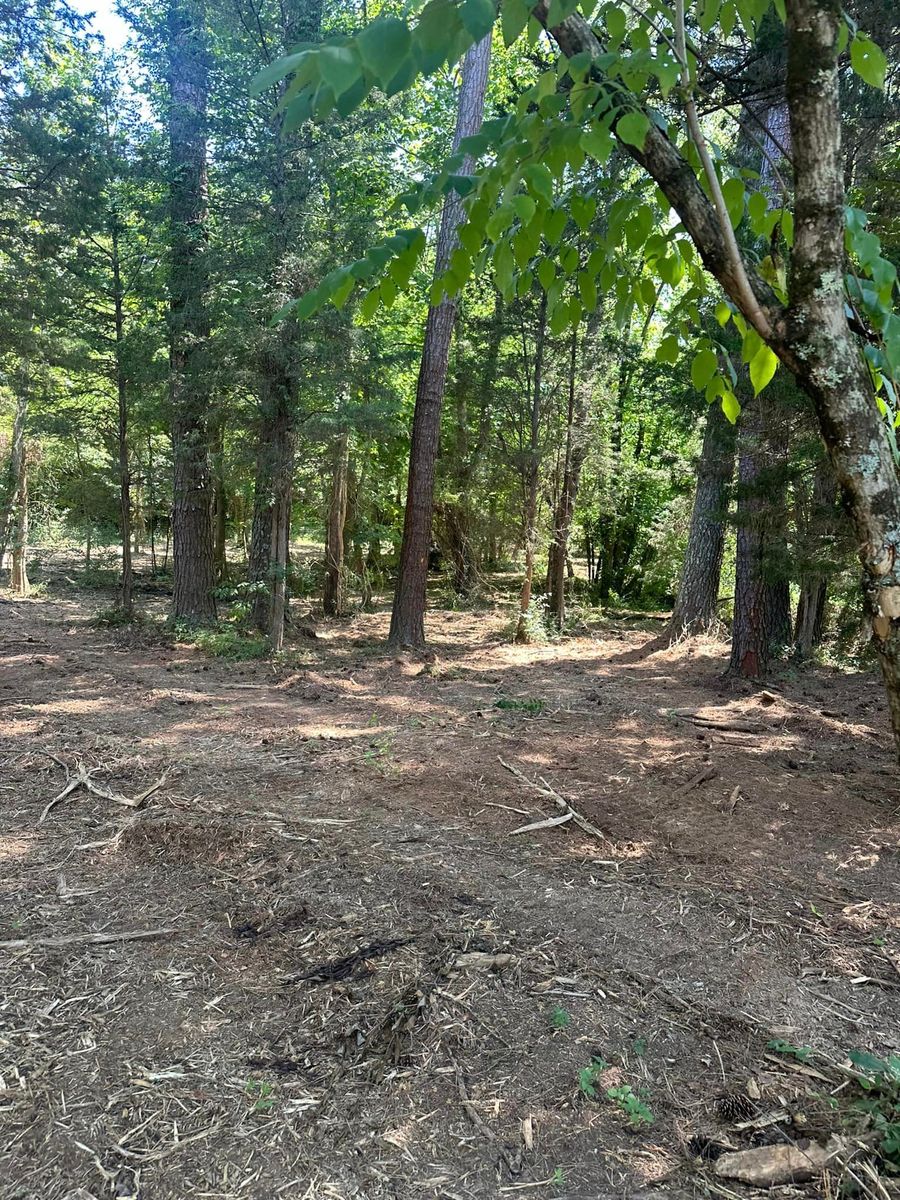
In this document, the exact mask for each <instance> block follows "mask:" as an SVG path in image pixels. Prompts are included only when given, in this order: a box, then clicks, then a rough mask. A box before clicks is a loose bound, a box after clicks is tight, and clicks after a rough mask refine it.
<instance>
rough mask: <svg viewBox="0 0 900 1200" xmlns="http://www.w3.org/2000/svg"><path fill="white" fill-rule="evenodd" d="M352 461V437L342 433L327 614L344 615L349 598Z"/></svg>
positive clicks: (330, 530) (328, 556)
mask: <svg viewBox="0 0 900 1200" xmlns="http://www.w3.org/2000/svg"><path fill="white" fill-rule="evenodd" d="M349 464H350V438H349V436H348V435H347V434H346V433H342V434H341V436H340V437H339V438H338V439H337V441H336V442H335V446H334V457H333V464H332V471H331V495H330V498H329V504H328V525H327V528H326V530H325V594H324V597H323V608H324V609H325V615H326V617H342V616H343V615H344V611H345V607H346V602H345V595H344V590H345V589H344V582H345V572H344V525H345V523H346V520H347V471H348V467H349Z"/></svg>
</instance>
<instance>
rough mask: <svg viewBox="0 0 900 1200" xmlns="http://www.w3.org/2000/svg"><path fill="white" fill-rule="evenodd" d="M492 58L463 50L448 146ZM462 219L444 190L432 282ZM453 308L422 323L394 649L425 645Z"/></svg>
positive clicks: (469, 130)
mask: <svg viewBox="0 0 900 1200" xmlns="http://www.w3.org/2000/svg"><path fill="white" fill-rule="evenodd" d="M490 57H491V35H490V34H488V35H487V37H485V38H483V39H482V41H480V42H479V43H478V44H477V45H475V46H472V47H471V49H470V50H469V51H468V52H467V54H466V57H465V60H464V62H463V69H462V83H461V86H460V91H459V108H458V112H457V118H456V132H455V134H454V138H453V148H454V150H455V149H456V148H457V147H458V146H459V143H460V142H461V141H462V139H463V138H464V137H470V136H471V135H473V134H475V133H477V132H478V130H479V129H480V128H481V120H482V115H483V113H484V95H485V90H486V88H487V75H488V66H489V64H490ZM472 166H473V160H472V159H471V158H469V157H467V158H466V159H464V161H463V163H462V166H461V167H460V174H463V175H465V174H468V173H469V172H471V170H472ZM462 219H463V207H462V200H461V198H460V196H459V195H458V194H457V193H456V192H454V191H451V192H448V193H447V197H446V199H445V201H444V211H443V213H442V214H441V227H440V232H439V233H438V242H437V249H436V252H435V264H434V276H435V279H439V278H440V277H441V276H442V275H443V273H444V271H445V270H446V268H447V264H448V263H449V261H450V256H451V254H452V253H453V251H454V249H455V248H456V246H457V237H456V230H457V227H458V226H459V225H460V223H461V222H462ZM456 311H457V301H456V299H455V298H453V299H451V298H450V297H449V296H445V297H444V299H443V300H442V301H441V303H440V304H438V305H436V306H435V305H432V306H431V307H430V308H429V310H428V320H427V322H426V325H425V341H424V344H423V346H422V361H421V363H420V366H419V379H418V384H417V386H416V406H415V412H414V415H413V426H412V437H411V440H410V448H409V478H408V480H407V490H406V510H405V513H404V517H403V541H402V543H401V546H400V564H399V570H398V574H397V586H396V590H395V592H394V606H393V610H392V612H391V628H390V633H389V635H388V642H389V644H390V645H393V646H424V645H425V588H426V583H427V578H428V549H429V545H430V542H431V518H432V512H433V508H434V468H435V462H436V460H437V451H438V438H439V435H440V428H441V406H442V404H443V400H444V388H445V386H446V381H447V364H448V361H449V356H450V339H451V336H452V334H453V325H454V322H455V320H456Z"/></svg>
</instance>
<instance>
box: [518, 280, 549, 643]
mask: <svg viewBox="0 0 900 1200" xmlns="http://www.w3.org/2000/svg"><path fill="white" fill-rule="evenodd" d="M546 334H547V294H546V292H542V293H541V302H540V308H539V310H538V325H537V330H536V332H535V337H534V371H533V374H532V378H531V411H530V417H529V427H528V451H527V459H526V463H525V472H524V478H523V481H522V482H523V497H524V509H523V513H522V530H523V536H524V541H525V578H524V579H523V580H522V590H521V592H520V594H519V617H518V620H517V622H516V634H515V640H516V642H517V643H518V644H519V645H527V643H528V642H530V641H531V634H530V631H529V628H528V610H529V608H530V607H531V592H532V588H533V586H534V559H535V553H536V550H537V545H536V543H537V513H538V482H539V478H540V466H541V459H540V434H541V409H542V400H543V389H544V345H545V342H546Z"/></svg>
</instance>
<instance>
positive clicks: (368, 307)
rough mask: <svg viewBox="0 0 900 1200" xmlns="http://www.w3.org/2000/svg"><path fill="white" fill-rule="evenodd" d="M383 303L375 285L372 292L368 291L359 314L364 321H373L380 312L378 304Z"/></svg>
mask: <svg viewBox="0 0 900 1200" xmlns="http://www.w3.org/2000/svg"><path fill="white" fill-rule="evenodd" d="M380 303H381V296H380V295H379V290H378V288H377V287H373V288H372V290H371V291H370V292H366V294H365V296H363V298H362V301H361V302H360V305H359V315H360V317H361V318H362V319H363V320H364V321H371V319H372V318H373V317H374V316H375V314H376V312H378V305H379V304H380Z"/></svg>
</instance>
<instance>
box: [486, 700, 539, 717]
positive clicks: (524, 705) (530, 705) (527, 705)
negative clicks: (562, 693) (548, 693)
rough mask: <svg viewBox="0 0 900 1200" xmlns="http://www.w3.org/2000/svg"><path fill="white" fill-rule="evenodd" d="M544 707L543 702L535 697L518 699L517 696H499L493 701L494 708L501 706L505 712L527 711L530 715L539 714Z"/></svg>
mask: <svg viewBox="0 0 900 1200" xmlns="http://www.w3.org/2000/svg"><path fill="white" fill-rule="evenodd" d="M546 707H547V706H546V704H545V702H544V701H543V700H538V699H537V697H534V698H529V699H520V698H519V697H517V696H500V697H498V698H497V699H496V700H495V701H494V708H502V709H503V710H504V711H505V712H521V713H528V714H529V716H532V717H538V716H540V714H541V713H542V712H543V711H544V709H545V708H546Z"/></svg>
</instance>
